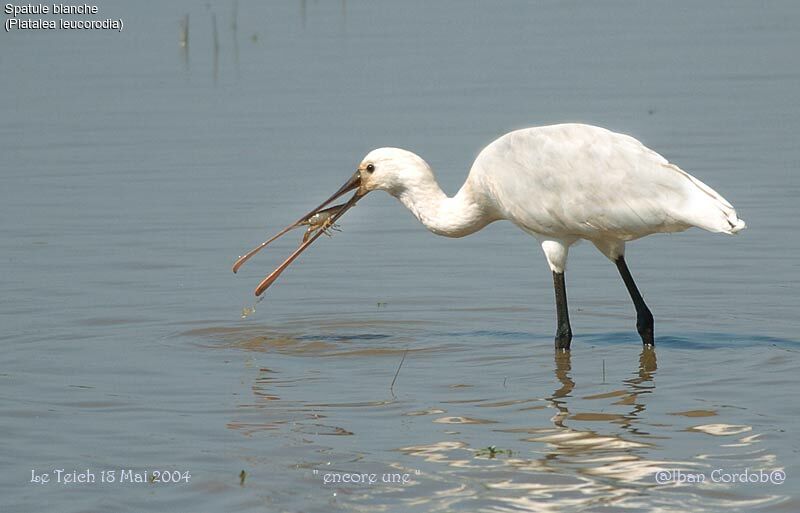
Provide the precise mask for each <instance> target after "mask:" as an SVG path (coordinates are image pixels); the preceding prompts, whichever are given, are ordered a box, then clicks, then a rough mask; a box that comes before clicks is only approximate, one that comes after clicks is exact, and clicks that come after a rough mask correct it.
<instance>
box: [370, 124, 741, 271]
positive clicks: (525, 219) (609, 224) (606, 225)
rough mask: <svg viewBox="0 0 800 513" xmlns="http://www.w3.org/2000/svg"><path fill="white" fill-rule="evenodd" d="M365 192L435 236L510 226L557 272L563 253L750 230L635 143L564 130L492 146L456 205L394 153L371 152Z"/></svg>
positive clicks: (596, 131)
mask: <svg viewBox="0 0 800 513" xmlns="http://www.w3.org/2000/svg"><path fill="white" fill-rule="evenodd" d="M369 163H372V164H373V165H374V166H375V171H374V172H373V173H372V174H371V176H370V175H368V176H364V175H365V173H362V188H363V189H364V190H365V191H368V190H373V189H381V190H385V191H387V192H389V193H390V194H392V195H393V196H396V197H397V198H398V199H399V200H400V201H401V202H402V203H403V204H404V205H405V206H406V207H407V208H408V209H409V210H411V212H413V213H414V215H416V216H417V218H418V219H419V220H420V221H421V222H422V224H424V225H425V226H426V227H427V228H428V229H429V230H431V231H432V232H433V233H436V234H438V235H445V236H448V237H462V236H464V235H469V234H470V233H473V232H475V231H477V230H480V229H481V228H483V227H484V226H486V225H487V224H489V223H491V222H493V221H498V220H501V219H506V220H509V221H511V222H513V223H514V224H516V225H517V226H519V227H520V228H522V229H523V230H525V231H526V232H528V233H530V234H531V235H533V236H534V237H536V238H537V239H539V241H540V242H545V241H549V242H551V243H553V244H556V245H558V246H561V248H560V249H558V250H557V251H553V250H551V251H548V250H547V249H545V252H546V253H547V257H548V262H549V263H550V267H551V268H552V270H553V271H556V272H563V271H564V268H565V263H566V262H565V260H566V253H567V249H568V248H569V246H570V245H571V244H573V243H574V242H576V241H577V240H578V239H585V240H588V241H591V242H593V243H594V244H595V245H596V246H597V247H598V249H600V250H601V251H602V252H603V253H604V254H605V255H606V256H608V257H609V258H611V259H612V260H614V259H616V258H617V257H618V256H620V255H621V254H623V252H624V243H625V242H626V241H629V240H634V239H638V238H640V237H644V236H645V235H650V234H652V233H659V232H679V231H683V230H686V229H688V228H690V227H692V226H696V227H698V228H702V229H704V230H708V231H711V232H722V233H728V234H732V233H736V232H738V231H739V230H741V229H743V228H744V227H745V223H744V221H742V220H741V219H739V218H738V217H737V215H736V211H735V210H734V208H733V206H731V204H730V203H728V201H726V200H725V198H723V197H722V196H721V195H720V194H719V193H717V192H716V191H714V190H713V189H712V188H711V187H709V186H707V185H706V184H704V183H703V182H701V181H700V180H698V179H697V178H695V177H693V176H691V175H690V174H689V173H686V172H685V171H683V170H682V169H680V168H679V167H678V166H676V165H674V164H670V163H669V162H668V161H667V160H666V159H665V158H664V157H662V156H661V155H659V154H658V153H656V152H655V151H653V150H651V149H649V148H647V147H646V146H644V145H643V144H642V143H641V142H639V141H638V140H636V139H634V138H633V137H630V136H627V135H623V134H618V133H615V132H612V131H610V130H606V129H604V128H600V127H595V126H590V125H582V124H562V125H552V126H544V127H534V128H525V129H522V130H516V131H514V132H510V133H508V134H506V135H504V136H502V137H500V138H499V139H497V140H495V141H494V142H492V143H491V144H489V145H488V146H487V147H486V148H484V149H483V151H481V152H480V154H479V155H478V157H477V158H476V159H475V163H474V164H473V165H472V169H471V170H470V173H469V176H468V177H467V180H466V182H465V183H464V185H463V186H462V187H461V189H460V190H459V191H458V194H456V195H455V196H454V197H453V198H448V197H447V196H446V195H445V194H444V192H442V190H441V189H440V188H439V186H438V184H437V183H436V179H435V177H434V175H433V171H432V170H431V168H430V166H428V164H427V163H426V162H425V161H424V160H422V159H421V158H420V157H418V156H417V155H415V154H413V153H411V152H408V151H406V150H401V149H398V148H379V149H377V150H373V151H372V152H370V153H369V154H368V155H367V156H366V157H365V158H364V160H363V162H362V164H361V166H359V169H364V168H366V166H367V165H368V164H369Z"/></svg>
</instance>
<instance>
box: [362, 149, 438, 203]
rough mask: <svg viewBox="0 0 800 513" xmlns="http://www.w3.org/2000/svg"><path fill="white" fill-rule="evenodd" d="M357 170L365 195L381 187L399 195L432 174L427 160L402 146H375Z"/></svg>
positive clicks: (380, 189) (428, 178)
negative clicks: (401, 147) (376, 147)
mask: <svg viewBox="0 0 800 513" xmlns="http://www.w3.org/2000/svg"><path fill="white" fill-rule="evenodd" d="M358 174H359V176H360V178H361V183H360V185H359V188H358V192H359V193H360V194H362V195H363V194H366V193H368V192H370V191H376V190H379V191H386V192H388V193H389V194H391V195H392V196H398V195H400V194H401V193H402V192H403V191H404V190H406V189H407V188H409V187H410V186H412V185H413V184H414V183H419V182H424V181H429V180H431V179H432V178H433V171H431V168H430V166H428V163H427V162H425V161H424V160H422V158H421V157H419V156H418V155H416V154H414V153H412V152H410V151H406V150H401V149H400V148H378V149H376V150H372V151H371V152H369V153H368V154H367V156H366V157H364V160H362V161H361V163H360V164H359V165H358Z"/></svg>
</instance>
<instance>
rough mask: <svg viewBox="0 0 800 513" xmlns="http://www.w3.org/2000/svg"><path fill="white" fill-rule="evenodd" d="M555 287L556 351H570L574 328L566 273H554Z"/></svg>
mask: <svg viewBox="0 0 800 513" xmlns="http://www.w3.org/2000/svg"><path fill="white" fill-rule="evenodd" d="M553 287H554V288H555V289H556V314H557V315H558V329H557V330H556V349H562V350H564V351H569V344H570V342H572V328H570V326H569V310H568V309H567V286H566V285H565V283H564V273H557V272H553Z"/></svg>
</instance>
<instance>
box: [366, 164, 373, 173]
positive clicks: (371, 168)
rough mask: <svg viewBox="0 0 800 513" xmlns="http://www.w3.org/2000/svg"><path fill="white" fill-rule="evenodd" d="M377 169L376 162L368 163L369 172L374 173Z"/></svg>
mask: <svg viewBox="0 0 800 513" xmlns="http://www.w3.org/2000/svg"><path fill="white" fill-rule="evenodd" d="M373 171H375V164H367V172H368V173H372V172H373Z"/></svg>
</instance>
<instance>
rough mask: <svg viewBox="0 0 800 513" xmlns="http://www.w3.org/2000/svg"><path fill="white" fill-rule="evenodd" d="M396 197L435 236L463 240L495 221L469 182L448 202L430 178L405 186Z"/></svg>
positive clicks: (433, 179)
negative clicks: (460, 238)
mask: <svg viewBox="0 0 800 513" xmlns="http://www.w3.org/2000/svg"><path fill="white" fill-rule="evenodd" d="M396 197H397V199H399V200H400V202H401V203H402V204H403V205H405V206H406V208H407V209H409V210H410V211H411V212H412V213H413V214H414V215H415V216H416V217H417V219H419V220H420V222H421V223H422V224H424V225H425V227H426V228H427V229H428V230H430V231H432V232H433V233H435V234H436V235H444V236H445V237H464V236H465V235H469V234H471V233H474V232H476V231H478V230H480V229H481V228H483V227H484V226H486V225H487V224H489V223H490V222H492V221H493V220H494V218H492V216H491V215H489V213H488V212H487V210H486V208H485V207H484V206H482V204H483V202H482V201H481V200H480V198H479V197H478V195H477V194H476V193H475V188H474V187H473V186H472V184H470V182H469V180H467V182H466V183H464V185H463V186H462V187H461V189H460V190H459V191H458V194H456V195H455V196H453V197H452V198H449V197H447V195H446V194H445V193H444V191H442V189H441V187H439V184H438V183H436V179H435V178H433V176H432V175H431V176H425V177H423V178H420V179H418V180H415V181H413V182H411V183H408V184H406V187H404V188H403V189H402V190H401V191H398V193H397V194H396Z"/></svg>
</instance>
